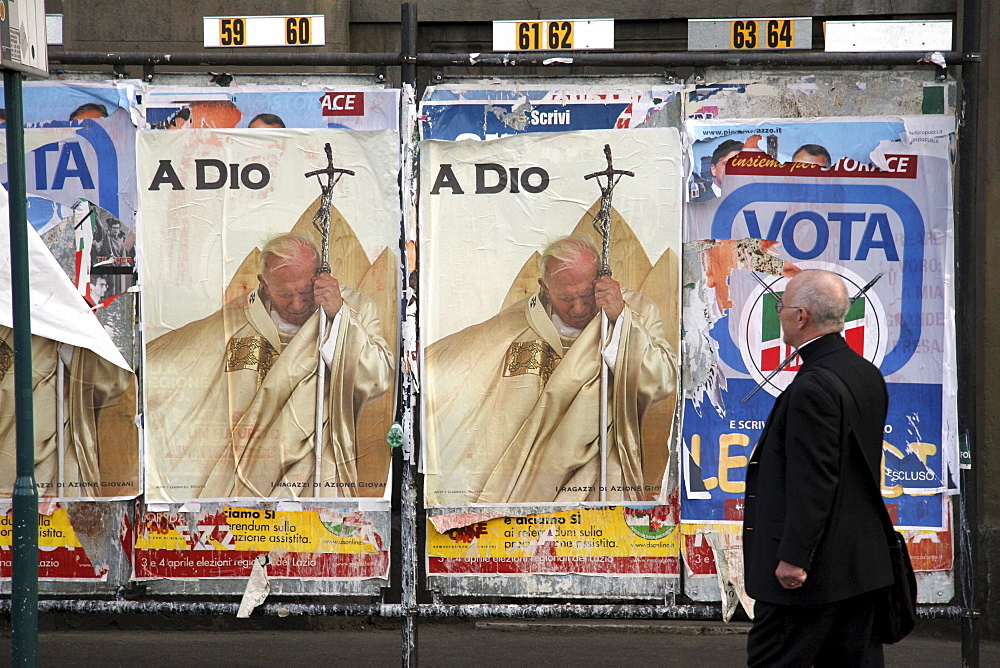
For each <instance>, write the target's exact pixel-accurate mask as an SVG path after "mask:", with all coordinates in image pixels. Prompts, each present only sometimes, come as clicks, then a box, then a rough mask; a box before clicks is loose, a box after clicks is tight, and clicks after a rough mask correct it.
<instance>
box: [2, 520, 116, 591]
mask: <svg viewBox="0 0 1000 668" xmlns="http://www.w3.org/2000/svg"><path fill="white" fill-rule="evenodd" d="M0 513H2V514H0V579H4V580H6V579H10V578H11V577H12V575H13V571H12V567H11V557H12V547H13V533H14V515H13V510H12V509H11V504H10V501H6V502H4V503H3V504H0ZM127 526H128V517H127V515H126V513H124V512H122V506H121V505H116V504H109V503H73V504H57V503H52V504H47V503H43V504H41V508H40V512H39V515H38V578H39V579H40V580H68V581H75V580H77V581H78V580H90V581H107V579H108V570H109V568H110V561H111V560H112V556H111V555H110V551H111V547H110V546H108V545H106V544H104V538H105V532H106V531H107V529H108V528H109V527H117V528H118V532H119V534H120V535H123V536H124V535H127V534H128V530H127Z"/></svg>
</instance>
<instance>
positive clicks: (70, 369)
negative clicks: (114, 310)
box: [0, 325, 139, 498]
mask: <svg viewBox="0 0 1000 668" xmlns="http://www.w3.org/2000/svg"><path fill="white" fill-rule="evenodd" d="M13 348H14V332H13V330H11V329H10V328H9V327H5V326H2V325H0V494H3V495H5V496H10V494H11V492H12V490H13V486H14V479H15V477H16V459H17V456H16V450H17V439H16V433H15V417H16V412H15V405H14V350H13ZM60 357H62V358H63V362H62V363H63V364H65V367H64V368H65V374H64V381H63V383H64V384H63V400H62V403H63V410H64V413H63V426H62V430H63V435H64V438H65V441H64V442H65V455H64V460H63V461H64V463H63V474H62V483H63V484H62V486H61V487H60V486H59V482H60V475H59V451H58V433H57V424H58V405H59V394H58V386H57V367H58V364H60ZM31 363H32V390H33V392H32V397H33V402H34V414H33V423H34V424H33V426H34V441H35V482H36V484H37V486H38V491H39V495H40V496H42V497H54V496H59V497H63V498H65V497H107V496H130V495H134V494H136V493H138V491H139V489H138V486H137V485H138V470H139V467H138V447H137V445H138V444H137V438H138V437H137V433H136V430H135V427H134V425H133V424H132V419H133V417H134V415H135V376H134V375H133V374H132V373H131V372H129V371H126V370H125V369H121V368H119V367H117V366H115V365H114V364H112V363H111V362H109V361H107V360H105V359H104V358H102V357H101V356H99V355H97V354H96V353H94V352H92V351H90V350H87V349H85V348H78V347H76V346H70V345H67V344H63V343H59V342H58V341H53V340H51V339H46V338H42V337H40V336H32V337H31Z"/></svg>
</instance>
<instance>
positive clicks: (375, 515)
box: [133, 503, 389, 580]
mask: <svg viewBox="0 0 1000 668" xmlns="http://www.w3.org/2000/svg"><path fill="white" fill-rule="evenodd" d="M136 534H137V535H136V541H135V557H134V559H135V564H134V567H135V568H134V575H133V578H134V579H138V580H147V579H155V578H171V579H192V578H247V577H250V574H251V571H252V569H253V565H254V563H255V560H256V559H258V558H259V557H260V556H261V555H268V557H269V562H268V565H267V577H268V578H271V579H274V578H296V579H326V578H350V579H361V578H381V579H385V578H388V576H389V540H388V538H389V513H388V512H364V511H358V510H357V509H356V508H353V507H349V506H345V505H339V506H333V505H331V506H324V507H305V508H304V509H303V510H293V511H287V510H279V509H277V507H276V506H275V505H274V504H266V503H264V504H258V505H255V506H250V505H241V506H229V505H224V504H223V505H219V504H202V505H201V507H200V508H199V509H198V510H197V511H194V512H174V513H163V512H147V513H143V514H142V515H141V516H140V518H139V523H138V530H137V532H136Z"/></svg>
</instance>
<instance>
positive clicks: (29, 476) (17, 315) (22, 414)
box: [3, 69, 38, 666]
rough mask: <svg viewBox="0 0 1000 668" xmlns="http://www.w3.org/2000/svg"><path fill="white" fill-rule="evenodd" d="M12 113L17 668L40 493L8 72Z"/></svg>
mask: <svg viewBox="0 0 1000 668" xmlns="http://www.w3.org/2000/svg"><path fill="white" fill-rule="evenodd" d="M3 84H4V88H3V96H4V104H5V107H6V109H7V176H8V179H9V184H8V192H9V195H10V274H11V287H12V292H13V295H12V303H13V316H14V405H15V410H16V412H17V417H16V420H15V426H16V429H17V478H16V480H15V481H14V504H13V505H14V554H13V571H14V573H13V585H12V591H11V617H12V632H13V633H12V635H13V638H12V642H11V657H12V659H13V664H14V665H15V666H34V665H36V664H37V663H38V489H37V488H36V487H35V428H34V410H33V409H34V407H33V404H32V377H31V374H32V372H31V302H30V297H29V294H28V229H27V225H28V222H27V220H28V219H27V213H28V199H27V194H26V192H25V184H24V110H23V107H22V104H21V73H20V72H17V71H14V70H8V69H5V70H4V71H3Z"/></svg>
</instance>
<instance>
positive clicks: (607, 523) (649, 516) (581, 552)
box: [427, 506, 680, 559]
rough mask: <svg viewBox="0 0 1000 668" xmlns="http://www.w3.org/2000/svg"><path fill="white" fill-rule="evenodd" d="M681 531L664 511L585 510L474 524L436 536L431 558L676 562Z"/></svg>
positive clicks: (431, 538) (430, 536)
mask: <svg viewBox="0 0 1000 668" xmlns="http://www.w3.org/2000/svg"><path fill="white" fill-rule="evenodd" d="M679 536H680V529H679V527H678V526H677V525H676V523H675V521H674V519H673V518H672V517H670V516H669V513H668V512H667V510H666V507H665V506H654V507H649V508H641V509H635V508H627V507H608V508H582V509H577V510H564V511H559V512H554V513H539V514H534V515H525V516H519V517H502V518H496V519H492V520H489V521H485V522H476V523H474V524H470V525H468V526H464V527H459V528H457V529H452V530H449V531H446V532H445V533H438V531H437V530H436V529H435V528H434V526H433V525H432V524H430V523H429V522H428V529H427V551H428V557H432V558H444V559H449V558H460V559H469V558H509V557H637V558H643V557H676V556H677V555H678V550H679V547H680V542H679Z"/></svg>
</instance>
